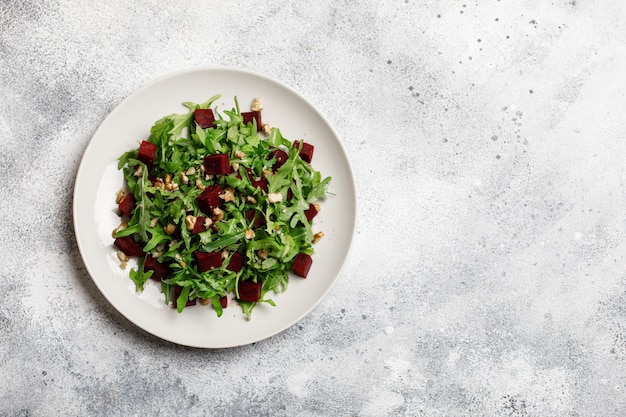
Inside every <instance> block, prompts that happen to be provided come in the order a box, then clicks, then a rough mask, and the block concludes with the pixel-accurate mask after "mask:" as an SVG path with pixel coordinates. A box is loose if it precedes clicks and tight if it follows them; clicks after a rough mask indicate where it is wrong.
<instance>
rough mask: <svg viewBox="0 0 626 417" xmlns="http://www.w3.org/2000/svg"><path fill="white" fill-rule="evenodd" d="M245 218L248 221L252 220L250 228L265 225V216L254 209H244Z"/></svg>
mask: <svg viewBox="0 0 626 417" xmlns="http://www.w3.org/2000/svg"><path fill="white" fill-rule="evenodd" d="M255 216H256V217H255ZM246 219H247V220H248V221H249V222H251V221H252V220H254V223H252V228H253V229H257V228H259V227H261V226H265V217H264V216H263V215H262V214H261V213H259V212H257V211H256V210H254V209H250V210H248V211H246Z"/></svg>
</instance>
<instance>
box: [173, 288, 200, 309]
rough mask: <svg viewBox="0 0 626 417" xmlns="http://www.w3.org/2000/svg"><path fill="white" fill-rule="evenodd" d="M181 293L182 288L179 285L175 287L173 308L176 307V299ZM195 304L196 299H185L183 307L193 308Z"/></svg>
mask: <svg viewBox="0 0 626 417" xmlns="http://www.w3.org/2000/svg"><path fill="white" fill-rule="evenodd" d="M182 291H183V287H181V286H180V285H177V286H175V287H174V300H172V304H173V306H174V307H176V301H177V300H178V297H180V293H181V292H182ZM197 302H198V299H197V298H194V299H193V300H189V299H187V302H186V303H185V306H186V307H189V306H195V305H196V303H197Z"/></svg>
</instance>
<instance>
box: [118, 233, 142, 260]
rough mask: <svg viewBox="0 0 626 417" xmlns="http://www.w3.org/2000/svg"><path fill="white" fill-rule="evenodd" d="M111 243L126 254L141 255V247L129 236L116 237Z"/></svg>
mask: <svg viewBox="0 0 626 417" xmlns="http://www.w3.org/2000/svg"><path fill="white" fill-rule="evenodd" d="M113 244H114V245H115V246H116V247H117V248H118V249H119V250H121V251H122V252H124V253H125V254H126V256H143V249H141V246H139V245H138V244H137V242H135V241H134V240H133V238H132V237H130V236H124V237H118V238H116V239H115V242H113Z"/></svg>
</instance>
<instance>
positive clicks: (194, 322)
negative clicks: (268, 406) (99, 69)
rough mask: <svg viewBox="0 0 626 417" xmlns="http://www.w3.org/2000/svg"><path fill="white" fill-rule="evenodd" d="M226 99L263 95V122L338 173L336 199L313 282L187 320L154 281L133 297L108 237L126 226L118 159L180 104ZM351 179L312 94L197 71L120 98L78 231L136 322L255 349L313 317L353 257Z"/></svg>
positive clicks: (93, 145) (243, 102)
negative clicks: (245, 308)
mask: <svg viewBox="0 0 626 417" xmlns="http://www.w3.org/2000/svg"><path fill="white" fill-rule="evenodd" d="M214 94H221V98H220V99H219V100H218V101H217V102H216V103H215V105H216V106H217V108H218V111H220V110H230V109H231V108H233V107H234V97H235V96H236V97H237V99H238V101H239V105H240V108H241V110H242V111H247V110H249V106H250V103H251V102H252V100H253V99H254V98H256V97H261V98H262V99H263V104H264V109H263V122H264V123H269V124H270V125H271V126H274V127H278V128H280V130H281V132H282V134H283V136H284V137H286V138H288V139H290V140H295V139H303V140H306V141H308V142H310V143H311V144H313V145H314V146H315V154H314V157H313V161H312V163H313V166H314V167H315V169H317V170H319V171H321V173H322V175H323V176H332V181H331V184H330V186H329V189H328V191H329V196H328V198H327V200H325V201H323V202H322V203H321V205H322V210H321V212H320V214H319V215H318V216H317V217H316V218H315V220H314V225H313V229H314V231H323V232H324V234H325V236H324V238H323V239H321V240H320V241H319V242H318V243H317V244H316V245H315V251H316V253H315V255H314V256H313V266H312V267H311V271H310V272H309V275H308V277H307V279H302V278H298V277H296V276H292V277H291V279H290V282H289V288H288V289H287V291H286V292H284V293H282V294H278V295H274V294H272V293H271V295H270V298H272V299H273V300H274V301H275V302H276V304H277V305H276V307H272V306H270V305H267V304H265V303H262V304H260V305H258V306H257V307H256V308H255V309H254V311H253V313H252V319H251V320H247V319H246V318H245V316H244V315H243V313H242V312H241V308H240V307H239V306H238V305H235V304H231V305H229V306H228V308H226V309H225V310H224V314H223V315H222V317H220V318H218V317H217V316H216V315H215V311H214V310H213V308H212V307H210V306H202V305H200V304H198V305H197V306H194V307H190V308H187V309H185V310H184V311H183V312H182V313H181V314H179V313H177V312H176V310H175V309H173V308H171V307H169V306H167V305H165V304H164V301H163V294H161V293H160V284H158V283H155V282H152V281H150V282H148V283H147V285H146V289H145V290H144V292H143V293H137V292H136V291H135V287H134V284H133V283H132V281H131V280H130V278H129V277H128V271H129V268H130V267H131V265H129V266H128V267H127V269H126V270H122V269H121V268H120V266H119V261H118V260H117V256H116V251H115V250H114V249H113V246H112V244H113V238H112V237H111V232H112V231H113V229H115V227H117V225H118V224H119V222H120V218H119V217H118V216H117V214H116V213H115V210H116V204H115V195H116V193H117V191H118V190H119V189H120V188H121V187H122V185H123V177H122V174H121V172H119V171H118V170H117V158H118V157H119V156H120V155H121V154H122V153H123V152H125V151H127V150H129V149H133V148H136V147H138V146H139V143H140V142H141V140H142V139H146V138H147V137H148V134H149V131H150V127H151V126H152V124H153V123H154V122H155V121H156V120H158V119H160V118H161V117H163V116H166V115H169V114H172V113H183V112H186V108H184V107H183V106H182V104H181V103H182V102H185V101H191V102H196V103H199V102H204V101H206V100H207V99H208V98H209V97H211V96H213V95H214ZM355 218H356V195H355V186H354V178H353V175H352V171H351V168H350V164H349V161H348V158H347V156H346V153H345V151H344V148H343V146H342V144H341V142H340V141H339V139H338V137H337V134H336V133H335V131H334V130H333V128H332V127H331V126H330V124H329V123H328V121H327V120H326V119H325V118H324V117H323V116H322V115H321V114H320V112H319V111H317V110H316V109H315V108H314V107H313V106H312V105H311V104H310V103H309V102H308V101H307V100H306V99H305V98H303V97H302V96H301V95H300V94H298V93H297V92H295V91H294V90H293V89H291V88H290V87H288V86H286V85H285V84H283V83H281V82H279V81H276V80H273V79H271V78H268V77H266V76H264V75H260V74H257V73H254V72H250V71H246V70H239V69H232V68H200V69H192V70H187V71H182V72H178V73H175V74H172V75H170V76H167V77H164V78H161V79H159V80H156V81H154V82H152V83H150V84H148V85H147V86H145V87H143V88H142V89H140V90H139V91H137V92H136V93H134V94H133V95H131V96H130V97H128V98H127V99H125V100H124V101H122V102H121V103H120V104H119V105H118V106H117V107H116V108H115V109H114V110H113V111H112V112H111V114H109V116H108V117H107V118H106V119H105V120H104V122H103V123H102V125H101V126H100V127H99V128H98V130H97V131H96V133H95V135H94V136H93V138H92V139H91V142H90V143H89V145H88V146H87V149H86V151H85V154H84V156H83V159H82V161H81V164H80V167H79V168H78V174H77V177H76V184H75V188H74V228H75V232H76V240H77V241H78V248H79V250H80V253H81V256H82V258H83V261H84V262H85V266H86V267H87V270H88V271H89V274H90V275H91V277H92V278H93V280H94V282H95V284H96V286H97V287H98V289H99V290H100V291H101V292H102V295H104V297H105V298H106V299H107V300H108V301H109V302H110V303H111V304H112V305H113V307H115V308H116V309H117V310H118V311H119V312H120V313H122V314H123V315H124V316H125V317H126V318H128V319H129V320H130V321H131V322H133V323H134V324H136V325H137V326H139V327H140V328H142V329H144V330H146V331H147V332H149V333H152V334H153V335H155V336H158V337H160V338H162V339H165V340H169V341H171V342H174V343H178V344H181V345H186V346H194V347H202V348H224V347H233V346H240V345H245V344H248V343H253V342H256V341H259V340H262V339H265V338H267V337H270V336H272V335H275V334H276V333H279V332H281V331H283V330H285V329H287V328H288V327H290V326H291V325H293V324H294V323H296V322H297V321H299V320H300V319H302V318H303V317H304V316H305V315H307V314H308V313H309V312H310V311H311V310H312V309H313V308H314V307H315V306H317V305H318V303H319V302H320V301H321V300H322V298H323V297H324V296H325V295H326V293H327V292H328V291H329V289H330V288H331V286H332V285H333V283H334V282H335V280H336V278H337V276H338V274H339V272H340V270H341V268H342V266H343V265H344V262H345V259H346V256H347V254H348V251H349V248H350V245H351V242H352V237H353V234H354V228H355Z"/></svg>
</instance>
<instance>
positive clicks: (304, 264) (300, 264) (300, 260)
mask: <svg viewBox="0 0 626 417" xmlns="http://www.w3.org/2000/svg"><path fill="white" fill-rule="evenodd" d="M312 264H313V258H311V257H310V256H309V255H307V254H306V253H299V254H297V255H296V257H295V258H294V260H293V265H291V270H292V271H293V272H294V273H295V274H296V275H299V276H301V277H302V278H306V276H307V275H308V273H309V270H310V269H311V265H312Z"/></svg>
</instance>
